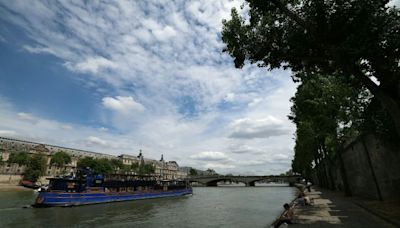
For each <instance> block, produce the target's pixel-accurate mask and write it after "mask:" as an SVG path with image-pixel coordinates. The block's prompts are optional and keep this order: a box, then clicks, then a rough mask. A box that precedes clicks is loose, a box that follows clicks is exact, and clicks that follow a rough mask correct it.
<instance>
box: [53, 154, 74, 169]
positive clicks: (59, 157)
mask: <svg viewBox="0 0 400 228" xmlns="http://www.w3.org/2000/svg"><path fill="white" fill-rule="evenodd" d="M70 162H71V155H69V154H68V153H66V152H64V151H59V152H56V153H54V154H53V155H52V156H51V161H50V164H52V165H55V166H58V167H63V166H64V165H66V164H68V163H70Z"/></svg>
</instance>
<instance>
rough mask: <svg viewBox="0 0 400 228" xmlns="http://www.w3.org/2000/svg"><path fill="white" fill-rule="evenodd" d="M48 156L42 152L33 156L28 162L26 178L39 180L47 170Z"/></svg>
mask: <svg viewBox="0 0 400 228" xmlns="http://www.w3.org/2000/svg"><path fill="white" fill-rule="evenodd" d="M46 166H47V165H46V158H45V157H44V156H42V155H40V154H35V155H33V156H31V157H30V158H29V160H28V163H27V164H26V168H25V172H24V180H30V181H33V182H35V181H37V180H38V179H39V178H40V177H41V176H43V175H44V174H45V172H46Z"/></svg>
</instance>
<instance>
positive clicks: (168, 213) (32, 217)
mask: <svg viewBox="0 0 400 228" xmlns="http://www.w3.org/2000/svg"><path fill="white" fill-rule="evenodd" d="M294 195H295V189H294V188H291V187H277V186H256V187H232V186H224V187H195V188H193V195H192V196H185V197H180V198H164V199H151V200H140V201H130V202H119V203H109V204H97V205H90V206H81V207H69V208H22V207H23V206H26V205H29V204H32V203H33V201H34V199H35V197H36V194H35V193H34V192H32V191H19V192H5V191H2V192H0V227H248V228H250V227H252V228H253V227H270V224H271V223H272V222H273V220H274V219H275V218H276V217H277V216H279V214H280V212H281V211H282V205H283V204H284V203H285V202H288V201H290V200H291V199H292V198H293V197H294Z"/></svg>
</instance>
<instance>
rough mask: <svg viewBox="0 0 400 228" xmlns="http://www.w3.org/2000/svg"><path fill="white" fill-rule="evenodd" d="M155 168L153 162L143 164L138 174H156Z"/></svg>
mask: <svg viewBox="0 0 400 228" xmlns="http://www.w3.org/2000/svg"><path fill="white" fill-rule="evenodd" d="M154 172H155V168H154V166H153V165H152V164H141V165H139V166H138V170H137V174H139V175H148V174H154Z"/></svg>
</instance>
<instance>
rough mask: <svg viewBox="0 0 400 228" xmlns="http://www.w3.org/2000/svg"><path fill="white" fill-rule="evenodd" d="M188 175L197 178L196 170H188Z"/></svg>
mask: <svg viewBox="0 0 400 228" xmlns="http://www.w3.org/2000/svg"><path fill="white" fill-rule="evenodd" d="M189 174H190V176H197V170H195V169H193V168H190V171H189Z"/></svg>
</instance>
